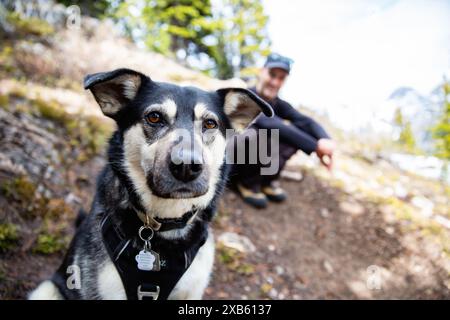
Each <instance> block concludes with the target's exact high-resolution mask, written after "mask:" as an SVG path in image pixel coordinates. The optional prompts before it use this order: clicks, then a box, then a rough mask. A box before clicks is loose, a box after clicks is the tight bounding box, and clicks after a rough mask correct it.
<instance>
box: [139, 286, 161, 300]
mask: <svg viewBox="0 0 450 320" xmlns="http://www.w3.org/2000/svg"><path fill="white" fill-rule="evenodd" d="M141 287H142V285H139V287H138V288H137V296H138V300H144V298H151V300H157V299H158V296H159V286H154V287H155V289H154V291H144V290H142V289H141Z"/></svg>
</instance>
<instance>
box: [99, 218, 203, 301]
mask: <svg viewBox="0 0 450 320" xmlns="http://www.w3.org/2000/svg"><path fill="white" fill-rule="evenodd" d="M195 213H196V212H195V211H189V212H187V213H185V214H184V215H183V217H182V218H178V219H163V220H157V222H158V223H159V224H160V226H159V229H158V231H157V232H155V237H154V238H153V239H152V240H151V250H153V251H155V252H157V253H159V256H160V262H161V263H160V270H159V271H143V270H140V269H138V267H137V262H136V255H138V253H139V251H140V250H141V249H142V247H143V246H144V242H143V241H142V240H141V239H140V238H139V237H138V230H139V228H140V227H142V224H143V223H142V221H141V220H140V219H139V218H138V217H137V215H136V213H130V215H129V218H128V219H126V220H127V222H128V224H129V225H127V226H126V228H124V226H121V225H117V223H114V221H113V219H112V218H111V216H110V215H108V214H106V213H105V214H104V215H103V218H102V220H101V224H100V228H101V233H102V236H103V242H104V244H105V246H106V249H107V251H108V254H109V256H110V258H111V260H112V262H113V263H114V265H115V266H116V268H117V271H118V272H119V275H120V278H121V280H122V283H123V286H124V288H125V292H126V295H127V298H128V299H130V300H136V299H139V300H143V299H150V300H156V299H159V300H166V299H167V298H168V296H169V295H170V293H171V292H172V290H173V288H174V287H175V285H176V284H177V283H178V281H179V280H180V278H181V277H182V276H183V274H184V273H185V272H186V270H187V269H188V268H189V266H190V265H191V263H192V260H193V259H194V258H195V256H196V255H197V252H198V250H199V249H200V247H201V246H202V245H203V244H204V243H205V241H206V239H207V237H208V231H207V228H206V224H205V223H203V222H201V221H196V222H194V223H193V226H192V230H190V232H189V236H188V237H189V239H184V240H183V241H180V240H166V239H163V238H161V237H159V236H158V232H159V231H168V230H173V229H181V228H183V227H185V226H186V224H187V222H188V221H189V220H190V219H191V218H192V217H193V216H194V214H195ZM132 216H134V217H135V218H134V219H130V217H132ZM130 220H131V221H130ZM126 230H128V232H127V231H126ZM133 230H134V231H133ZM126 233H128V234H126Z"/></svg>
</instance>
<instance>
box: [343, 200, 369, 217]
mask: <svg viewBox="0 0 450 320" xmlns="http://www.w3.org/2000/svg"><path fill="white" fill-rule="evenodd" d="M339 208H340V209H341V210H342V211H345V212H348V213H350V214H351V215H354V216H358V215H360V214H362V213H364V207H363V206H362V205H360V204H359V203H356V202H348V201H344V202H341V203H339Z"/></svg>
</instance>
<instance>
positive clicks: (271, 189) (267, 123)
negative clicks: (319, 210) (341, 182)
mask: <svg viewBox="0 0 450 320" xmlns="http://www.w3.org/2000/svg"><path fill="white" fill-rule="evenodd" d="M292 63H293V61H292V60H291V59H289V58H287V57H284V56H282V55H279V54H276V53H272V54H270V55H269V56H268V58H267V61H266V62H265V64H264V67H263V68H262V69H261V70H260V73H259V77H258V81H257V84H256V86H255V87H253V88H250V90H252V91H253V92H254V93H256V94H257V95H259V96H260V97H261V98H263V99H264V100H265V101H267V102H268V103H269V104H270V105H271V106H272V107H273V109H274V112H275V115H274V117H272V118H269V117H267V116H265V115H262V114H260V115H259V116H258V117H257V118H256V119H255V121H254V122H253V124H251V125H250V126H249V128H247V129H246V131H244V132H243V133H242V134H240V135H237V137H236V138H235V143H234V146H233V147H234V148H235V152H236V153H237V152H238V151H237V149H238V148H239V147H243V148H244V150H246V151H244V152H246V153H247V154H246V155H245V163H243V164H240V163H238V164H235V165H234V166H233V170H232V176H231V183H232V185H233V187H234V189H235V190H236V191H238V193H239V194H240V195H241V196H242V198H243V200H244V201H245V202H247V203H248V204H250V205H252V206H254V207H256V208H265V207H266V206H267V203H268V200H271V201H274V202H282V201H284V200H285V199H286V198H287V195H286V192H285V191H284V190H283V189H282V188H281V187H280V184H279V182H278V179H279V176H280V172H281V170H282V169H283V167H284V166H285V164H286V162H287V161H288V160H289V158H290V157H292V156H293V155H294V154H295V153H296V152H297V150H299V149H300V150H302V151H303V152H305V153H306V154H308V155H310V154H311V153H313V152H315V153H316V154H317V156H318V157H319V159H320V161H321V163H322V164H323V165H324V166H326V167H327V168H328V169H329V170H331V168H332V165H333V152H334V150H335V143H334V142H333V140H331V138H330V136H329V135H328V134H327V132H326V131H325V129H324V128H323V127H322V126H321V125H320V124H318V123H317V122H316V121H315V120H313V119H312V118H310V117H307V116H305V115H303V114H301V113H300V112H298V111H297V110H296V109H295V108H293V107H292V106H291V105H290V104H289V103H288V102H286V101H284V100H283V99H281V98H280V97H279V96H278V93H279V91H280V89H281V88H282V87H283V85H284V84H285V82H286V80H287V78H288V76H289V74H290V71H291V65H292ZM286 120H287V121H288V122H289V123H286V122H287V121H286ZM259 129H269V130H267V131H266V132H271V130H270V129H278V130H279V131H278V132H279V149H278V152H279V157H278V168H277V170H275V171H276V172H275V173H273V174H262V173H261V172H262V171H261V169H262V168H263V167H267V166H268V165H267V164H263V163H261V161H259V160H258V161H257V163H249V162H250V161H249V159H250V156H249V154H248V153H249V150H250V149H251V148H246V146H247V145H250V144H252V143H255V144H256V145H257V146H260V142H259V141H260V139H261V132H263V131H261V130H259ZM270 137H271V135H270V134H269V140H270ZM269 140H266V141H269ZM247 143H248V144H247ZM270 146H271V144H270V143H268V146H267V150H268V152H269V154H270V152H271V147H270ZM270 156H271V157H272V158H273V155H272V154H271V155H270Z"/></svg>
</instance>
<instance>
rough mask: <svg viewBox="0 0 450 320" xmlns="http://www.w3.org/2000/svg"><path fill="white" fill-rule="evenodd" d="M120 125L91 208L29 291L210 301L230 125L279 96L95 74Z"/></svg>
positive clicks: (121, 72)
mask: <svg viewBox="0 0 450 320" xmlns="http://www.w3.org/2000/svg"><path fill="white" fill-rule="evenodd" d="M84 87H85V89H89V90H90V91H91V92H92V94H93V96H94V98H95V100H96V101H97V103H98V104H99V106H100V108H101V110H102V112H103V114H104V115H106V116H108V117H110V118H112V119H114V120H115V122H116V123H117V130H116V131H115V132H114V133H113V135H112V137H111V139H110V141H109V147H108V153H107V158H108V159H107V160H108V161H107V164H106V165H105V167H104V168H103V170H102V172H101V173H100V175H99V177H98V178H97V188H96V194H95V196H94V200H93V203H92V207H91V210H90V212H89V214H87V215H86V217H85V218H84V219H82V221H81V222H80V225H79V227H78V228H77V230H76V233H75V236H74V238H73V240H72V242H71V244H70V246H69V249H68V252H67V254H66V256H65V258H64V260H63V262H62V264H61V266H60V267H59V269H58V270H57V271H56V272H55V273H54V275H53V276H52V277H51V279H49V280H45V281H43V282H42V283H41V284H40V285H39V286H38V287H37V288H36V289H34V290H33V291H32V292H31V293H30V294H29V296H28V298H29V299H142V300H144V299H151V300H155V299H161V300H162V299H201V298H202V296H203V292H204V290H205V288H206V287H207V285H208V282H209V278H210V274H211V272H212V266H213V261H214V240H213V235H212V233H211V230H210V228H209V227H208V224H209V222H210V221H211V219H212V218H213V216H214V214H215V211H216V205H217V201H218V198H219V197H220V194H221V193H222V191H223V189H224V185H225V182H226V179H227V174H228V171H229V170H228V167H229V166H228V164H227V163H226V161H225V159H226V145H227V139H226V137H227V134H226V133H227V129H231V128H233V127H234V128H238V129H242V128H245V127H246V126H247V125H248V124H249V123H250V122H251V121H252V120H253V119H254V118H255V117H256V116H257V115H258V114H259V113H261V112H262V113H264V114H265V115H267V116H273V110H272V108H271V106H270V105H269V104H267V103H266V102H265V101H264V100H262V99H261V98H259V97H258V96H257V95H255V94H254V93H252V92H251V91H249V90H247V89H242V88H227V89H220V90H217V91H204V90H201V89H198V88H195V87H181V86H177V85H174V84H169V83H164V82H155V81H153V80H151V79H150V77H148V76H146V75H144V74H142V73H140V72H137V71H134V70H130V69H118V70H114V71H111V72H103V73H95V74H91V75H88V76H86V77H85V79H84Z"/></svg>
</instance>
